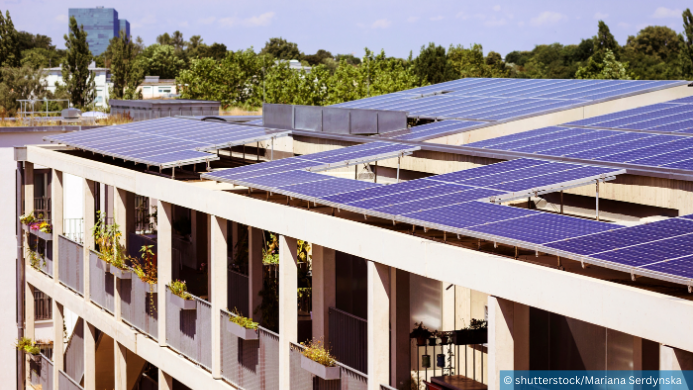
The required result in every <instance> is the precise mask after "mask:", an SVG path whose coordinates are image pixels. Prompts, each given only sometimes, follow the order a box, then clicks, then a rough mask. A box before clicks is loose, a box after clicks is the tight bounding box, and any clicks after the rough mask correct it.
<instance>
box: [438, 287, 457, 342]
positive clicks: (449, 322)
mask: <svg viewBox="0 0 693 390" xmlns="http://www.w3.org/2000/svg"><path fill="white" fill-rule="evenodd" d="M441 289H442V291H441V294H442V297H441V298H442V300H441V302H442V309H443V310H442V311H443V313H442V318H441V320H442V321H441V325H442V329H441V330H453V329H455V295H456V294H455V286H454V285H452V284H450V283H445V282H442V283H441Z"/></svg>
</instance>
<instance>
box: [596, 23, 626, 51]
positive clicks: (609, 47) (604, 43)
mask: <svg viewBox="0 0 693 390" xmlns="http://www.w3.org/2000/svg"><path fill="white" fill-rule="evenodd" d="M597 24H598V26H597V27H598V31H597V35H596V36H595V37H594V38H592V40H593V42H594V53H595V54H597V53H602V54H603V55H605V54H606V52H607V51H611V52H612V53H613V54H614V57H615V58H616V60H619V58H620V53H621V46H619V45H618V42H616V38H614V36H613V35H612V34H611V30H609V26H607V25H606V23H604V21H603V20H600V21H599V22H598V23H597Z"/></svg>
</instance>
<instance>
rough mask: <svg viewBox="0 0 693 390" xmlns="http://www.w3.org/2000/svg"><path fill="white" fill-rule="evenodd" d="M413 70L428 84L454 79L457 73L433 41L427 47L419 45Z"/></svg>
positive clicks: (441, 49) (442, 48)
mask: <svg viewBox="0 0 693 390" xmlns="http://www.w3.org/2000/svg"><path fill="white" fill-rule="evenodd" d="M499 57H500V56H499ZM413 71H414V73H415V74H416V75H417V76H418V77H419V80H421V81H423V82H426V83H429V84H438V83H444V82H446V81H450V80H454V79H457V78H458V77H457V76H458V74H459V73H456V72H455V71H454V70H453V67H452V64H451V63H450V62H449V61H448V58H447V54H446V53H445V48H444V47H443V46H436V45H435V44H434V43H433V42H430V43H429V44H428V47H426V46H421V52H420V53H419V56H418V57H416V59H415V60H414V69H413Z"/></svg>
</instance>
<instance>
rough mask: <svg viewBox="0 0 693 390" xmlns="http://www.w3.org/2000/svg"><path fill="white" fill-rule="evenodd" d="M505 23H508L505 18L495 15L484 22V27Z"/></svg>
mask: <svg viewBox="0 0 693 390" xmlns="http://www.w3.org/2000/svg"><path fill="white" fill-rule="evenodd" d="M506 24H508V22H507V21H506V20H505V18H500V19H498V18H496V17H495V16H494V17H493V18H491V19H489V20H486V21H485V22H484V26H486V27H497V26H504V25H506Z"/></svg>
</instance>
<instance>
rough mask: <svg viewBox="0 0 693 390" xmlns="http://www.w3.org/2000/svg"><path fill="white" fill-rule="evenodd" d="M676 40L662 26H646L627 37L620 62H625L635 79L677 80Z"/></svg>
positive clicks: (672, 31) (677, 39)
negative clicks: (634, 34) (636, 33)
mask: <svg viewBox="0 0 693 390" xmlns="http://www.w3.org/2000/svg"><path fill="white" fill-rule="evenodd" d="M678 59H679V38H678V36H677V35H676V32H674V30H672V29H670V28H668V27H664V26H648V27H645V28H644V29H642V30H640V31H639V32H638V35H636V36H629V37H628V42H627V43H626V45H625V46H624V47H623V51H622V54H621V61H627V62H628V65H629V68H630V70H631V71H632V73H633V74H634V75H635V77H637V78H639V79H643V80H658V79H660V80H664V79H675V78H679V77H680V76H679V71H680V69H679V68H680V67H679V66H678V63H677V61H678Z"/></svg>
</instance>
